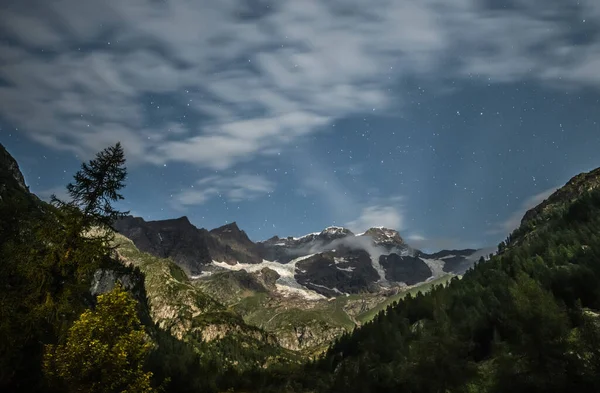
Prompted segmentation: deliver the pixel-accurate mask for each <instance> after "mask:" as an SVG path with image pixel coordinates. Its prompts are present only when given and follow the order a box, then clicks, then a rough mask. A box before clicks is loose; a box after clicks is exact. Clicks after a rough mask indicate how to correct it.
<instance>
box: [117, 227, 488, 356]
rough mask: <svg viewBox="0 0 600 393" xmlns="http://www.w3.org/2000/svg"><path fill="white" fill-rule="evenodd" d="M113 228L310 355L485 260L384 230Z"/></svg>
mask: <svg viewBox="0 0 600 393" xmlns="http://www.w3.org/2000/svg"><path fill="white" fill-rule="evenodd" d="M114 226H115V229H116V230H117V231H119V232H120V233H121V234H122V235H124V236H128V237H129V238H130V239H131V240H132V241H133V243H134V244H135V245H136V246H137V247H138V248H140V249H141V250H145V251H146V252H148V253H150V254H151V255H153V256H154V257H162V258H165V257H166V258H170V259H171V260H172V261H173V262H174V263H175V264H177V265H178V267H180V268H181V269H182V270H181V271H182V273H183V272H185V273H183V274H187V275H188V276H189V277H188V278H189V280H190V283H191V284H192V285H194V286H195V287H197V288H199V289H200V290H201V292H202V293H205V294H206V295H208V296H210V297H211V298H212V299H214V300H215V301H217V302H218V303H220V304H222V305H223V306H225V307H226V308H227V310H229V311H231V312H232V313H233V314H235V315H238V316H239V317H241V318H243V320H244V322H245V323H247V324H248V325H249V326H254V327H257V328H260V329H263V330H264V331H266V332H268V333H270V334H272V335H273V336H274V337H275V338H276V339H277V343H278V344H279V345H280V346H282V347H283V348H285V349H288V350H293V351H300V352H302V353H306V354H313V355H314V354H317V353H319V351H322V350H324V349H325V348H327V346H328V345H329V344H330V343H331V342H333V340H334V339H335V338H337V337H339V336H340V335H342V334H344V333H348V332H351V331H352V330H353V329H354V328H356V327H358V326H361V325H362V324H364V323H365V322H368V321H369V320H370V319H372V318H373V317H374V316H375V314H376V312H377V311H379V310H383V309H385V307H387V306H388V305H390V304H392V303H393V302H394V301H397V300H398V299H400V298H401V297H402V296H404V295H405V294H407V293H415V294H416V293H417V292H418V291H426V290H427V289H428V288H430V287H431V286H432V285H434V284H440V283H445V282H447V281H448V280H449V279H450V278H451V277H454V276H457V275H458V274H460V273H462V272H464V271H465V270H466V269H467V268H468V267H470V266H472V265H473V263H474V262H475V260H476V258H478V254H477V250H454V251H441V252H438V253H435V254H431V255H429V254H425V253H423V252H421V251H419V250H415V249H413V248H412V247H410V245H408V244H406V243H405V242H404V240H403V239H402V238H401V237H400V234H399V233H398V232H397V231H395V230H393V229H388V228H383V227H379V228H370V229H369V230H367V231H366V232H364V233H361V234H358V235H355V234H354V233H352V232H351V231H350V230H348V229H346V228H342V227H328V228H325V229H324V230H322V231H320V232H315V233H311V234H308V235H305V236H301V237H285V238H280V237H278V236H274V237H272V238H270V239H268V240H266V241H263V242H258V243H254V242H252V241H251V240H250V239H249V238H248V236H247V235H246V233H245V232H244V231H243V230H241V229H240V228H239V227H238V226H237V224H236V223H231V224H227V225H225V226H222V227H219V228H216V229H213V230H210V231H209V230H205V229H198V228H196V227H194V226H193V225H192V224H191V223H190V222H189V220H188V219H187V218H186V217H181V218H178V219H173V220H165V221H151V222H146V221H144V220H143V219H141V218H139V217H137V218H136V217H126V218H124V219H122V220H120V221H117V222H116V223H115V225H114ZM216 258H219V259H220V260H216ZM267 258H268V259H267Z"/></svg>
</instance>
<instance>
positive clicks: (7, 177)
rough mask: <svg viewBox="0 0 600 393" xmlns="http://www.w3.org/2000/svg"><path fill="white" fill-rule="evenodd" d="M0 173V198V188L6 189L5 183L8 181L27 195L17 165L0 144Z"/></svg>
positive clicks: (0, 190) (23, 179) (27, 188)
mask: <svg viewBox="0 0 600 393" xmlns="http://www.w3.org/2000/svg"><path fill="white" fill-rule="evenodd" d="M0 172H1V174H0V196H1V195H2V189H1V188H4V189H6V187H7V184H6V183H8V182H9V181H10V183H13V184H14V185H15V186H16V187H17V188H19V189H20V190H21V191H23V192H26V193H29V187H27V185H25V178H24V177H23V173H21V169H19V164H17V161H16V160H15V159H14V158H13V156H11V155H10V153H9V152H8V151H6V149H5V148H4V146H3V145H2V144H0Z"/></svg>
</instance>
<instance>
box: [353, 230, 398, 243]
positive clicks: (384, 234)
mask: <svg viewBox="0 0 600 393" xmlns="http://www.w3.org/2000/svg"><path fill="white" fill-rule="evenodd" d="M360 236H369V237H371V238H373V241H375V243H378V244H390V245H403V244H405V243H404V239H402V237H401V236H400V233H399V232H398V231H397V230H395V229H389V228H385V227H373V228H369V229H367V231H366V232H364V233H362V234H361V235H360Z"/></svg>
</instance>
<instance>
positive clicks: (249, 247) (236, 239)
mask: <svg viewBox="0 0 600 393" xmlns="http://www.w3.org/2000/svg"><path fill="white" fill-rule="evenodd" d="M209 234H210V235H211V237H212V238H214V239H216V240H217V241H216V242H210V244H209V251H210V254H211V257H212V258H213V260H215V261H221V262H227V263H232V264H235V263H236V262H240V263H260V262H261V261H262V257H261V256H260V254H259V249H258V247H257V246H256V244H254V243H253V242H252V241H251V240H250V239H249V238H248V235H246V232H244V231H242V230H240V228H239V227H238V226H237V223H235V222H233V223H231V224H227V225H224V226H222V227H219V228H216V229H213V230H212V231H210V232H209Z"/></svg>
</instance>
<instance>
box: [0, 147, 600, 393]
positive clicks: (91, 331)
mask: <svg viewBox="0 0 600 393" xmlns="http://www.w3.org/2000/svg"><path fill="white" fill-rule="evenodd" d="M0 153H2V152H0ZM0 156H2V155H1V154H0ZM8 157H9V156H8ZM7 160H8V158H7V154H6V152H5V151H4V155H3V156H2V157H0V161H3V162H0V185H2V187H0V196H1V198H2V199H1V200H0V217H2V219H1V220H0V242H1V248H0V390H1V391H7V392H36V391H40V392H41V391H44V392H54V391H56V392H124V391H127V392H154V391H167V392H217V391H227V390H230V389H231V390H233V391H266V392H271V391H272V392H286V391H289V392H311V391H312V392H511V393H518V392H587V391H590V392H597V391H600V319H599V317H598V314H597V310H600V285H599V284H600V190H599V189H596V190H594V191H591V192H588V193H586V194H583V195H580V196H579V198H578V199H577V200H575V201H574V202H572V201H570V200H567V201H564V203H561V204H556V205H554V206H553V207H552V208H551V209H547V210H545V211H544V212H543V213H541V214H538V215H537V216H536V217H534V218H533V219H531V220H528V221H527V222H526V223H525V225H522V227H521V228H519V229H518V230H516V231H515V232H514V233H512V234H511V235H510V236H509V237H508V238H507V239H506V241H505V242H502V243H501V244H500V245H499V253H498V255H496V256H493V257H492V258H491V259H490V260H489V261H484V260H481V261H480V262H479V263H478V264H476V266H475V267H473V268H472V269H470V270H469V271H467V272H466V274H465V275H464V277H463V278H462V279H460V280H459V279H453V280H452V281H451V282H450V283H449V284H448V285H447V286H445V287H443V286H438V287H435V288H434V289H433V290H432V291H431V292H429V293H427V294H421V293H419V294H418V295H416V296H410V295H409V296H407V297H405V298H404V299H403V300H401V301H400V302H398V303H395V304H393V305H392V306H390V307H388V309H387V310H385V312H382V313H380V314H379V315H378V316H377V317H376V318H375V319H374V320H373V321H372V322H370V323H368V324H366V325H364V326H362V327H361V328H358V329H356V330H355V331H354V332H353V333H351V334H348V335H345V336H343V337H341V338H340V339H338V340H337V341H336V342H335V343H334V344H332V346H331V347H330V348H329V350H328V351H327V352H326V353H325V354H324V355H323V356H322V357H321V358H319V359H316V360H312V361H310V362H308V363H305V364H304V365H301V364H299V363H298V362H294V361H293V360H288V361H281V362H278V363H272V364H271V365H270V367H267V368H265V367H262V366H261V364H263V363H264V362H263V361H264V359H266V358H269V357H276V355H277V349H276V348H274V347H271V346H264V347H260V348H254V347H253V348H250V349H249V348H247V347H245V346H243V345H240V343H239V342H237V340H236V339H235V337H231V338H229V339H225V340H221V341H219V342H217V343H212V344H210V345H209V344H206V343H203V342H201V340H199V339H198V338H190V339H188V340H184V341H180V340H177V339H175V338H174V337H172V336H171V335H170V334H168V333H166V332H164V331H162V330H160V329H158V328H157V327H156V326H154V325H153V324H152V322H151V320H150V317H149V312H148V305H147V299H146V295H145V292H144V286H143V279H144V277H143V274H142V273H140V271H139V270H136V269H133V268H128V267H124V266H123V265H121V264H120V263H119V262H117V261H116V258H115V255H114V250H113V249H112V248H111V247H110V246H109V244H110V238H111V233H110V231H103V230H102V229H107V228H108V226H109V224H110V222H111V220H113V219H114V218H115V217H118V216H119V215H120V214H121V213H120V212H118V211H115V210H114V209H113V208H112V205H111V203H112V202H115V201H118V200H119V199H120V198H121V196H120V195H119V190H120V189H121V188H122V187H123V186H124V181H125V176H126V171H125V169H124V163H125V159H124V157H123V152H122V149H121V147H120V145H116V146H114V147H111V148H108V149H106V150H104V151H103V152H101V153H99V154H98V155H97V157H96V158H95V159H94V160H92V161H90V163H87V164H83V166H82V169H81V170H80V171H79V172H78V173H77V174H76V176H75V179H74V182H73V183H71V184H70V185H69V187H68V191H69V194H70V195H71V197H72V201H70V202H64V201H59V200H58V199H54V200H53V203H52V204H46V203H44V202H41V201H40V200H38V199H37V198H36V197H35V196H33V195H32V194H29V193H28V192H26V191H25V190H23V189H22V187H20V186H19V184H18V182H17V181H16V180H15V177H14V175H13V173H12V172H11V171H8V170H5V169H6V168H8V167H10V165H9V164H10V163H9V162H7ZM99 268H111V269H120V270H121V271H126V272H128V274H130V275H131V277H133V278H134V279H135V280H137V281H136V282H137V283H138V284H137V286H136V287H135V289H134V290H130V291H125V290H123V289H122V288H120V287H119V286H117V287H116V288H115V289H114V290H113V291H111V292H109V293H106V294H104V295H100V296H98V297H94V296H91V294H90V290H89V287H90V282H91V277H92V275H93V273H94V272H95V271H96V270H97V269H99Z"/></svg>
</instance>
